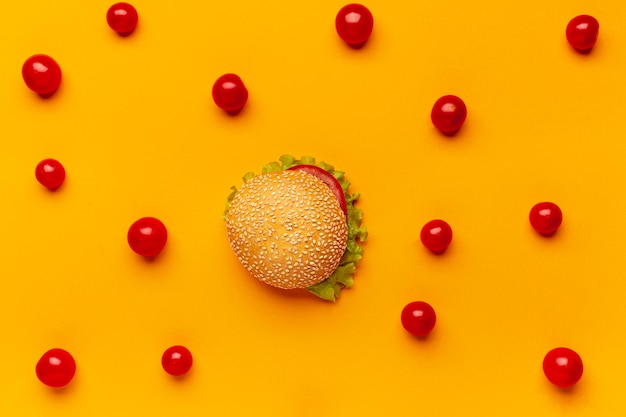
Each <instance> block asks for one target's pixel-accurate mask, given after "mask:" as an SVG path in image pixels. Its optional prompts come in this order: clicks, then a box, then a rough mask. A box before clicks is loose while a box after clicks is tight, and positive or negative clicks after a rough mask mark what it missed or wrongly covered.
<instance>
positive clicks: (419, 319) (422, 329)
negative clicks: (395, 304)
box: [400, 301, 437, 337]
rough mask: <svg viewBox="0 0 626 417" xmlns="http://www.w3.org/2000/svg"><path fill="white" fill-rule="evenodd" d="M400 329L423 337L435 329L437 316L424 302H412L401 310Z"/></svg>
mask: <svg viewBox="0 0 626 417" xmlns="http://www.w3.org/2000/svg"><path fill="white" fill-rule="evenodd" d="M400 321H401V322H402V327H404V329H405V330H406V331H407V332H409V333H411V334H412V335H414V336H418V337H424V336H426V335H428V334H429V333H430V332H431V331H432V329H433V328H434V327H435V322H436V321H437V315H436V314H435V310H434V309H433V308H432V306H431V305H430V304H428V303H426V302H424V301H414V302H412V303H409V304H407V305H406V306H405V307H404V308H403V309H402V314H401V315H400Z"/></svg>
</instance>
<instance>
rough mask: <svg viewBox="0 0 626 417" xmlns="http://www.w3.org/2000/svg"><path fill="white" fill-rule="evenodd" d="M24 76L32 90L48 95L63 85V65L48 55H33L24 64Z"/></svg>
mask: <svg viewBox="0 0 626 417" xmlns="http://www.w3.org/2000/svg"><path fill="white" fill-rule="evenodd" d="M22 77H23V78H24V82H25V83H26V86H27V87H28V88H30V89H31V90H32V91H34V92H35V93H37V94H39V95H42V96H48V95H50V94H52V93H54V92H55V91H57V89H58V88H59V86H60V85H61V67H59V64H57V62H56V61H55V60H54V59H52V58H51V57H49V56H48V55H42V54H39V55H33V56H31V57H30V58H28V59H27V60H26V61H25V62H24V65H22Z"/></svg>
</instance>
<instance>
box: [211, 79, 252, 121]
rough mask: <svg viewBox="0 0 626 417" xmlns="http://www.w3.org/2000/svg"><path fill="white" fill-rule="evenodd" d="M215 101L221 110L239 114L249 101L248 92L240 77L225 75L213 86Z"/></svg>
mask: <svg viewBox="0 0 626 417" xmlns="http://www.w3.org/2000/svg"><path fill="white" fill-rule="evenodd" d="M212 93H213V101H215V104H217V107H219V108H220V109H222V110H224V111H226V112H229V113H233V114H234V113H237V112H239V111H240V110H241V109H243V107H244V106H245V105H246V102H247V101H248V90H247V89H246V86H245V85H244V84H243V81H242V80H241V78H240V77H239V76H238V75H235V74H224V75H222V76H221V77H219V78H218V79H217V80H216V81H215V84H213V91H212Z"/></svg>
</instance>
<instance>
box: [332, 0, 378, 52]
mask: <svg viewBox="0 0 626 417" xmlns="http://www.w3.org/2000/svg"><path fill="white" fill-rule="evenodd" d="M335 28H336V29H337V34H338V35H339V37H340V38H341V39H342V40H343V41H344V42H345V43H347V44H348V45H350V46H353V47H359V46H362V45H363V44H364V43H365V42H367V40H368V39H369V38H370V35H371V34H372V29H373V28H374V17H373V16H372V13H371V12H370V11H369V9H368V8H367V7H365V6H363V5H362V4H357V3H353V4H348V5H346V6H344V7H342V8H341V10H339V12H338V13H337V17H336V18H335Z"/></svg>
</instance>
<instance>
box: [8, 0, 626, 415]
mask: <svg viewBox="0 0 626 417" xmlns="http://www.w3.org/2000/svg"><path fill="white" fill-rule="evenodd" d="M111 4H112V2H104V1H100V0H95V1H90V2H79V1H70V0H57V1H54V2H50V1H43V0H32V1H30V2H10V3H8V4H6V5H4V6H3V15H2V17H1V18H0V19H2V24H0V33H1V36H2V38H3V39H4V40H5V41H4V42H3V47H2V53H1V54H0V94H1V96H2V100H1V101H0V106H1V107H0V117H1V118H2V119H1V123H0V135H1V137H2V149H1V152H0V158H2V159H1V163H0V178H2V185H3V187H2V191H3V204H2V208H1V212H0V213H1V214H2V217H3V221H2V222H1V226H0V233H1V236H2V240H1V241H0V242H1V243H0V245H1V246H0V259H1V261H2V276H3V278H2V282H3V290H2V292H1V293H0V294H1V295H0V297H1V299H0V313H1V315H2V317H3V318H4V319H3V343H2V344H1V345H0V357H2V358H3V364H2V367H3V373H4V382H3V384H2V385H3V400H2V401H0V414H1V415H16V416H17V415H29V416H30V415H46V416H56V415H63V416H86V415H89V416H110V415H112V414H117V415H172V414H180V415H183V414H185V415H210V414H215V415H252V414H254V415H268V416H269V415H272V416H296V415H297V416H309V415H311V416H356V415H440V416H448V415H459V414H463V415H468V414H469V415H483V416H500V415H509V416H518V415H519V416H528V415H537V416H552V415H562V414H563V415H565V414H566V415H580V416H602V415H620V414H624V413H625V412H626V403H624V401H623V392H622V391H623V390H622V378H623V375H624V374H625V373H626V361H625V360H623V356H624V355H623V352H624V350H625V348H626V307H624V303H623V296H622V294H623V293H624V291H625V290H626V284H625V283H624V279H623V267H624V265H623V264H624V262H623V256H622V255H623V254H622V252H623V249H622V241H623V236H624V235H625V234H626V216H624V213H626V197H624V195H625V194H624V191H625V190H624V188H625V186H624V178H626V165H625V164H624V162H623V161H624V155H625V152H626V145H625V144H624V140H623V137H622V136H623V135H622V132H623V120H624V111H625V106H624V97H625V96H626V83H625V81H624V80H625V79H626V78H625V77H624V74H625V73H626V53H625V51H626V31H624V20H625V18H626V3H624V2H622V1H617V0H602V1H597V2H595V3H593V4H591V3H589V2H585V1H579V0H573V1H569V2H547V3H546V2H545V1H538V0H529V1H526V2H509V3H507V2H501V3H494V2H487V1H477V2H467V1H461V0H450V1H446V2H429V3H425V2H408V1H403V2H400V1H393V0H392V1H384V2H383V1H373V2H371V3H366V5H367V6H368V7H369V8H370V10H371V11H372V13H373V15H374V21H375V23H374V32H373V35H372V38H371V39H370V41H369V42H368V44H367V45H366V47H364V48H363V49H361V50H353V49H351V48H348V47H347V46H346V45H345V44H343V43H342V42H341V40H340V39H339V38H338V37H337V35H336V33H335V29H334V18H335V14H336V13H337V11H338V10H339V9H340V8H341V7H342V6H343V5H344V4H345V3H341V2H337V1H329V0H321V1H318V2H313V3H311V2H292V3H290V4H289V5H286V3H285V2H280V1H275V0H267V1H264V2H254V1H232V2H201V1H191V2H179V3H176V4H172V3H171V2H165V1H157V0H153V1H146V0H137V1H134V2H133V5H134V6H135V7H136V8H137V10H138V12H139V19H140V23H139V27H138V29H137V31H136V32H135V33H134V34H133V35H132V36H130V37H127V38H121V37H119V36H117V35H116V34H115V33H114V32H113V31H111V30H110V29H109V28H108V26H107V24H106V20H105V14H106V10H107V9H108V7H109V6H110V5H111ZM583 13H585V14H591V15H594V16H595V17H596V18H597V19H598V20H599V22H600V37H599V40H598V43H597V45H596V47H595V48H594V50H593V52H592V53H591V54H589V55H580V54H578V53H576V52H574V51H573V50H572V49H571V48H570V47H569V45H568V44H567V42H566V40H565V36H564V33H565V26H566V25H567V22H568V21H569V20H570V19H571V18H572V17H574V16H576V15H578V14H583ZM36 53H45V54H49V55H51V56H52V57H54V58H55V59H56V60H57V62H59V64H60V65H61V68H62V70H63V77H64V78H63V83H62V86H61V88H60V90H59V91H58V92H57V93H56V94H55V95H54V96H53V97H52V98H51V99H48V100H42V99H40V98H39V97H38V96H37V95H35V94H34V93H32V92H31V91H30V90H28V89H27V88H26V86H25V85H24V82H23V80H22V78H21V73H20V70H21V66H22V63H23V62H24V60H26V58H28V57H29V56H30V55H33V54H36ZM226 72H234V73H237V74H239V75H240V76H241V77H242V79H243V80H244V82H245V83H246V86H247V87H248V90H249V92H250V100H249V102H248V104H247V106H246V108H245V109H244V111H243V112H242V113H240V114H239V115H237V116H236V117H230V116H228V115H226V114H225V113H223V112H222V111H220V110H219V109H218V108H217V107H216V106H215V105H214V103H213V102H212V99H211V87H212V84H213V81H214V80H215V79H216V78H217V77H219V76H220V75H222V74H223V73H226ZM445 94H456V95H458V96H460V97H462V98H463V99H464V100H465V103H466V104H467V107H468V118H467V122H466V124H465V126H464V127H463V128H462V130H461V131H460V132H459V134H458V135H456V136H455V137H453V138H447V137H444V136H442V135H440V134H438V132H437V131H435V129H434V128H433V127H432V124H431V122H430V109H431V107H432V104H433V103H434V101H435V100H436V99H437V98H439V97H440V96H442V95H445ZM283 153H290V154H293V155H295V156H301V155H312V156H315V157H317V158H318V159H323V160H325V161H327V162H329V163H331V164H334V165H335V166H336V167H337V168H339V169H341V170H344V171H346V173H347V177H348V178H349V180H350V181H351V182H352V184H353V186H352V191H357V192H360V193H362V198H361V199H360V201H359V203H358V206H359V207H360V208H362V209H363V211H364V213H365V215H364V219H365V224H366V225H367V227H368V230H369V234H370V236H369V239H368V241H367V243H366V245H365V256H364V259H363V262H362V264H361V265H360V267H359V270H358V271H357V274H356V276H355V285H354V287H353V288H352V289H350V290H348V291H345V292H344V293H343V294H342V296H341V298H340V299H339V301H338V302H337V303H335V304H331V303H327V302H323V301H320V300H317V299H315V298H313V297H312V296H309V295H308V294H305V293H299V292H295V293H291V292H280V291H277V290H273V289H271V288H268V287H266V286H264V285H263V284H260V283H257V282H256V281H254V280H253V279H252V278H250V277H249V276H248V275H247V274H246V273H245V271H244V270H243V268H242V267H241V266H240V265H239V264H238V262H237V260H236V258H235V257H234V255H233V254H232V253H231V251H230V248H229V247H228V243H227V240H226V233H225V226H224V224H223V221H222V220H221V214H222V211H223V208H224V202H225V199H226V196H227V195H228V194H229V191H230V190H229V188H230V186H231V185H239V184H240V182H241V179H240V178H241V176H242V175H243V174H244V173H245V172H247V171H250V170H254V171H257V172H258V171H259V170H260V169H261V166H262V165H263V164H265V163H267V162H269V161H272V160H275V159H277V158H278V157H279V156H280V155H281V154H283ZM49 157H50V158H56V159H58V160H60V161H61V162H62V163H63V164H64V166H65V168H66V170H67V180H66V183H65V184H64V185H63V187H62V188H61V189H60V190H58V192H54V193H51V192H48V191H46V190H45V189H44V188H43V187H41V186H40V185H39V184H38V183H37V182H36V180H35V177H34V168H35V165H36V164H37V162H39V161H40V160H41V159H44V158H49ZM544 200H549V201H554V202H555V203H557V204H559V206H560V207H561V209H562V210H563V213H564V222H563V225H562V227H561V229H560V230H559V232H558V233H557V235H555V236H554V237H553V238H550V239H545V238H541V237H540V236H538V235H537V234H536V233H534V232H533V231H532V229H531V228H530V226H529V224H528V212H529V210H530V208H531V207H532V205H534V204H535V203H537V202H539V201H544ZM143 216H155V217H158V218H160V219H161V220H162V221H163V222H164V223H165V224H166V226H167V228H168V231H169V236H170V237H169V241H168V245H167V247H166V249H165V251H164V252H163V253H162V254H161V255H160V256H159V257H158V258H157V259H156V260H155V261H154V262H146V261H144V260H143V259H141V258H140V257H138V256H136V255H135V254H134V253H133V252H132V251H131V250H130V249H129V248H128V245H127V244H126V232H127V230H128V227H129V226H130V224H131V223H132V222H133V221H135V220H136V219H137V218H139V217H143ZM433 218H442V219H445V220H446V221H448V222H449V223H450V225H451V226H452V228H453V230H454V239H453V242H452V245H451V246H450V248H449V250H448V251H447V252H446V253H445V254H444V255H443V256H433V255H432V254H430V253H429V252H427V251H426V250H425V249H424V248H423V247H422V246H421V244H420V242H419V231H420V229H421V227H422V225H423V224H424V223H426V222H427V221H428V220H431V219H433ZM415 300H424V301H427V302H429V303H430V304H431V305H433V307H434V308H435V310H436V311H437V315H438V322H437V326H436V327H435V330H434V331H433V333H432V334H431V335H430V337H428V338H427V339H425V340H417V339H415V338H413V337H410V335H408V334H407V333H406V332H405V331H404V330H403V329H402V327H401V325H400V320H399V317H400V311H401V310H402V308H403V307H404V305H405V304H407V303H408V302H410V301H415ZM174 344H183V345H185V346H187V347H188V348H189V349H190V350H191V352H192V353H193V355H194V366H193V368H192V370H191V372H190V373H189V374H188V375H187V376H186V377H184V378H182V379H176V378H171V377H170V376H169V375H167V374H166V373H165V372H164V371H163V370H162V368H161V365H160V357H161V354H162V353H163V351H164V350H165V349H166V348H167V347H169V346H171V345H174ZM557 346H567V347H570V348H572V349H574V350H576V351H577V352H578V353H579V354H580V355H581V357H582V358H583V361H584V364H585V374H584V375H583V378H582V380H581V382H580V383H579V384H578V385H577V386H576V387H575V388H574V389H572V390H568V391H562V390H559V389H556V388H555V387H553V386H551V385H550V384H549V383H548V382H547V380H546V379H545V377H544V376H543V373H542V370H541V362H542V360H543V356H544V354H545V353H546V352H547V351H548V350H550V349H552V348H553V347H557ZM52 347H61V348H64V349H67V350H68V351H70V352H71V353H72V354H73V355H74V357H75V359H76V361H77V365H78V371H77V374H76V377H75V379H74V380H73V381H72V383H71V384H70V385H69V386H68V387H66V388H65V389H63V390H53V389H49V388H47V387H45V386H43V385H42V384H41V383H40V382H39V381H38V380H37V378H36V377H35V373H34V368H35V363H36V361H37V360H38V359H39V357H40V356H41V355H42V354H43V353H44V352H45V351H46V350H48V349H50V348H52Z"/></svg>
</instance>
